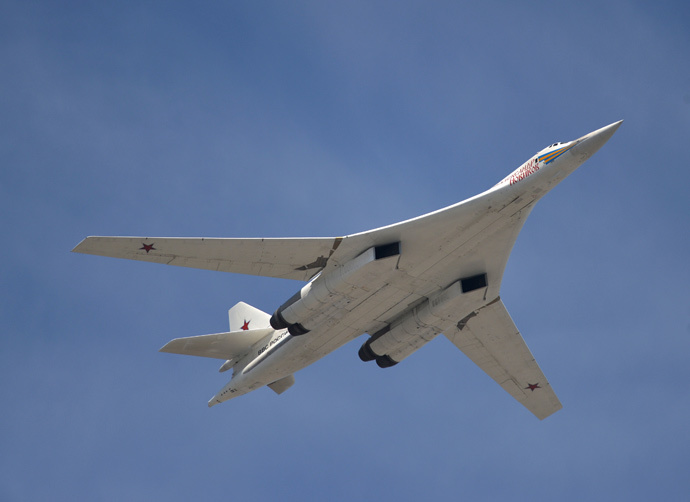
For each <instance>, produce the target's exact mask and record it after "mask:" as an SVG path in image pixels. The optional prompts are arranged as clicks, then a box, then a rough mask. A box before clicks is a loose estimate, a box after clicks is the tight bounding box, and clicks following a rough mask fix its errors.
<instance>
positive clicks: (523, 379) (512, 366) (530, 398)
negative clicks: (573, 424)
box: [444, 298, 562, 420]
mask: <svg viewBox="0 0 690 502" xmlns="http://www.w3.org/2000/svg"><path fill="white" fill-rule="evenodd" d="M444 334H445V336H446V338H448V339H449V340H450V341H451V342H452V343H453V344H454V345H455V346H456V347H458V348H459V349H460V350H462V351H463V352H464V353H465V355H466V356H467V357H469V358H470V359H471V360H472V361H474V363H475V364H476V365H477V366H479V367H480V368H481V369H482V370H484V371H485V372H486V373H487V374H488V375H489V376H490V377H491V378H493V379H494V380H495V381H496V382H497V383H498V384H499V385H500V386H501V387H503V388H504V389H505V390H506V391H507V392H508V393H509V394H510V395H511V396H513V397H514V398H515V399H517V400H518V401H519V402H520V403H522V404H523V405H524V406H525V407H526V408H527V409H528V410H529V411H531V412H532V413H533V414H534V415H535V416H536V417H537V418H539V419H540V420H543V419H544V418H546V417H548V416H549V415H551V414H552V413H555V412H556V411H558V410H560V409H561V408H562V405H561V402H560V401H559V400H558V397H556V394H555V393H554V391H553V389H552V388H551V385H550V384H549V382H548V380H547V379H546V377H545V376H544V373H542V371H541V369H540V368H539V365H538V364H537V362H536V361H535V359H534V356H533V355H532V353H531V352H530V350H529V348H528V347H527V344H526V343H525V341H524V340H523V338H522V335H520V332H519V331H518V329H517V327H516V326H515V323H514V322H513V320H512V319H511V318H510V314H508V311H507V310H506V308H505V306H504V305H503V302H502V301H501V299H500V298H497V299H496V300H495V301H494V302H492V303H490V304H489V305H487V306H485V307H482V308H481V309H479V310H478V311H476V312H474V313H472V314H470V315H469V316H467V317H466V318H465V319H463V320H462V321H460V322H459V323H458V326H457V327H456V328H453V330H452V331H451V332H450V333H448V334H446V333H444Z"/></svg>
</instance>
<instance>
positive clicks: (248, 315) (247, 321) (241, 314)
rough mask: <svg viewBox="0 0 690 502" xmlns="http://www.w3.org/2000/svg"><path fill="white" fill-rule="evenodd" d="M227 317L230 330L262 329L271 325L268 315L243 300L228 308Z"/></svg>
mask: <svg viewBox="0 0 690 502" xmlns="http://www.w3.org/2000/svg"><path fill="white" fill-rule="evenodd" d="M228 319H229V321H230V331H240V330H244V331H247V330H250V329H263V328H268V327H269V326H270V325H271V324H270V320H271V316H270V315H268V314H267V313H266V312H263V311H261V310H259V309H257V308H256V307H252V306H251V305H248V304H246V303H244V302H239V303H238V304H237V305H235V306H234V307H232V308H231V309H230V310H228Z"/></svg>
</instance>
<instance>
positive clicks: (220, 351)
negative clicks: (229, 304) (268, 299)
mask: <svg viewBox="0 0 690 502" xmlns="http://www.w3.org/2000/svg"><path fill="white" fill-rule="evenodd" d="M271 333H273V328H263V329H250V330H246V331H231V332H230V333H216V334H214V335H200V336H190V337H187V338H175V339H174V340H171V341H169V342H168V343H167V344H165V346H164V347H162V348H161V349H160V350H159V352H168V353H171V354H183V355H186V356H199V357H212V358H215V359H235V360H236V359H238V358H240V357H242V356H243V355H245V354H246V353H247V352H249V349H250V348H251V347H252V345H254V344H255V343H256V342H258V341H259V340H261V339H262V338H264V337H266V336H268V335H270V334H271Z"/></svg>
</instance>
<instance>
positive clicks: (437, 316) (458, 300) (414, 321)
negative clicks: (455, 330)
mask: <svg viewBox="0 0 690 502" xmlns="http://www.w3.org/2000/svg"><path fill="white" fill-rule="evenodd" d="M486 285H487V279H486V275H485V274H481V275H477V276H473V277H468V278H465V279H461V280H459V281H456V282H454V283H453V284H451V285H450V286H448V287H447V288H446V289H444V290H443V291H441V292H440V293H438V294H436V295H434V296H432V297H431V298H430V299H428V300H426V301H425V302H424V303H422V304H421V305H419V306H417V307H415V308H413V309H412V310H410V311H408V312H407V313H405V314H404V315H403V316H402V317H400V318H398V319H397V320H396V321H394V322H393V323H392V324H391V325H390V326H388V327H386V328H384V329H383V330H381V331H379V332H378V333H375V334H374V335H372V337H371V338H369V340H367V341H366V342H364V345H362V347H361V348H360V349H359V357H360V359H362V361H373V360H376V364H378V365H379V366H380V367H382V368H388V367H390V366H393V365H395V364H397V363H399V362H400V361H402V360H403V359H405V358H406V357H408V356H409V355H411V354H412V353H413V352H415V351H417V350H418V349H420V348H421V347H422V346H424V345H426V344H427V343H428V342H430V341H431V340H433V339H434V338H435V337H436V336H437V335H438V334H439V333H442V332H443V331H445V330H447V329H449V328H451V327H452V326H453V325H455V324H457V320H458V319H459V318H462V317H463V316H464V315H465V314H466V313H468V312H472V311H473V310H474V309H476V308H478V307H479V306H480V305H481V304H482V303H483V302H484V298H483V296H484V295H483V289H484V288H485V287H486Z"/></svg>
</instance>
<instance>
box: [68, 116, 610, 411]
mask: <svg viewBox="0 0 690 502" xmlns="http://www.w3.org/2000/svg"><path fill="white" fill-rule="evenodd" d="M621 122H622V121H619V122H615V123H613V124H610V125H608V126H606V127H603V128H601V129H598V130H596V131H593V132H591V133H589V134H586V135H585V136H583V137H581V138H579V139H576V140H574V141H569V142H567V143H555V144H553V145H551V146H549V147H547V148H545V149H543V150H541V151H540V152H538V153H537V154H536V155H534V156H533V157H531V158H530V159H529V160H528V161H527V162H525V163H524V164H522V165H521V166H520V167H518V168H517V169H516V170H515V171H513V172H512V173H511V174H509V175H508V176H507V177H505V178H504V179H503V180H501V181H500V182H499V183H498V184H496V185H495V186H493V187H492V188H490V189H489V190H487V191H485V192H483V193H480V194H479V195H476V196H474V197H472V198H470V199H467V200H465V201H463V202H459V203H457V204H454V205H452V206H449V207H446V208H444V209H440V210H438V211H434V212H432V213H429V214H426V215H423V216H419V217H417V218H413V219H411V220H407V221H403V222H400V223H396V224H394V225H389V226H386V227H382V228H378V229H374V230H369V231H367V232H362V233H358V234H353V235H348V236H345V237H319V238H266V239H256V238H251V239H238V238H170V237H155V238H151V237H87V238H86V239H84V240H83V241H82V242H81V243H79V245H77V247H75V248H74V250H73V251H76V252H78V253H86V254H93V255H101V256H111V257H116V258H128V259H132V260H143V261H149V262H154V263H164V264H167V265H177V266H182V267H193V268H200V269H210V270H218V271H222V272H233V273H238V274H250V275H259V276H268V277H277V278H285V279H296V280H301V281H307V282H306V285H305V286H304V287H303V288H301V289H300V290H299V291H298V292H297V293H296V294H295V295H294V296H292V297H291V298H290V299H288V300H287V301H286V302H285V303H283V304H282V305H281V306H280V307H278V309H276V311H275V312H274V313H273V314H272V315H269V314H267V313H265V312H263V311H261V310H259V309H257V308H254V307H252V306H250V305H247V304H245V303H243V302H240V303H238V304H237V305H235V306H234V307H232V308H231V309H230V310H229V320H230V331H229V332H227V333H217V334H212V335H201V336H192V337H186V338H176V339H174V340H172V341H170V342H169V343H167V344H166V345H165V346H164V347H163V348H161V349H160V350H161V351H162V352H169V353H174V354H185V355H192V356H201V357H210V358H216V359H220V360H223V361H224V362H223V364H222V366H221V367H220V371H221V372H222V371H226V370H230V369H232V378H231V379H230V381H229V382H228V383H227V385H225V387H223V388H222V389H221V390H220V391H219V392H218V393H217V394H216V395H215V396H213V397H212V398H211V400H210V401H209V402H208V405H209V406H214V405H216V404H219V403H222V402H224V401H227V400H229V399H232V398H235V397H238V396H241V395H243V394H246V393H248V392H250V391H253V390H255V389H258V388H260V387H263V386H268V387H269V388H271V389H272V390H273V391H275V392H276V393H278V394H280V393H282V392H284V391H285V390H287V389H288V388H289V387H290V386H292V385H293V383H294V381H295V378H294V374H295V373H296V372H297V371H299V370H300V369H302V368H304V367H306V366H308V365H310V364H312V363H313V362H315V361H317V360H319V359H321V358H322V357H324V356H326V355H327V354H329V353H330V352H332V351H334V350H335V349H337V348H339V347H341V346H342V345H344V344H346V343H348V342H350V341H351V340H353V339H355V338H357V337H359V336H360V335H362V334H365V333H366V334H368V335H370V336H369V337H368V338H367V340H366V341H365V342H364V344H363V345H362V346H361V348H360V349H359V357H360V358H361V359H362V360H363V361H373V362H375V363H376V364H377V365H378V366H380V367H381V368H388V367H391V366H393V365H395V364H398V363H400V362H401V361H403V360H404V359H405V358H407V357H408V356H410V355H411V354H412V353H414V352H415V351H417V350H418V349H420V348H421V347H422V346H424V345H425V344H426V343H427V342H429V341H431V340H433V339H434V338H435V337H436V336H437V335H439V334H443V335H444V336H445V337H446V338H448V340H450V341H451V342H452V343H453V344H454V345H455V346H457V347H458V348H459V349H460V350H461V351H462V352H464V353H465V355H467V357H469V358H470V359H471V360H472V361H474V363H476V364H477V365H478V366H479V367H480V368H481V369H482V370H484V371H485V372H486V373H487V374H488V375H489V376H490V377H491V378H492V379H494V380H495V381H496V382H497V383H498V384H499V385H500V386H501V387H503V389H505V390H506V391H507V392H508V393H509V394H510V395H511V396H513V397H514V398H515V399H517V400H518V401H519V402H520V403H522V404H523V405H524V406H525V407H526V408H527V409H528V410H529V411H530V412H532V413H533V414H534V415H535V416H537V417H538V418H539V419H544V418H546V417H547V416H549V415H551V414H552V413H554V412H556V411H558V410H559V409H560V408H561V407H562V406H561V403H560V401H559V400H558V397H556V394H555V393H554V391H553V389H552V388H551V385H550V384H549V382H548V380H547V379H546V377H545V376H544V374H543V373H542V371H541V369H540V368H539V366H538V365H537V363H536V361H535V359H534V357H533V356H532V353H531V352H530V350H529V348H528V347H527V345H526V343H525V341H524V340H523V338H522V336H521V334H520V332H519V331H518V329H517V328H516V326H515V324H514V323H513V321H512V319H511V317H510V315H509V314H508V311H507V310H506V308H505V306H504V305H503V300H502V298H501V297H500V289H501V280H502V278H503V272H504V269H505V266H506V263H507V260H508V256H509V255H510V252H511V249H512V247H513V244H514V243H515V240H516V238H517V236H518V233H519V232H520V229H521V228H522V225H523V224H524V222H525V220H526V218H527V216H528V215H529V214H530V212H531V211H532V209H533V207H534V205H535V203H536V202H537V201H538V200H539V199H541V198H542V197H543V196H544V195H545V194H546V193H547V192H548V191H550V190H551V189H552V188H553V187H554V186H556V185H557V184H558V183H559V182H561V181H562V180H563V179H564V178H565V177H566V176H568V175H569V174H570V173H572V172H573V171H574V170H575V169H577V168H578V167H579V166H580V165H581V164H582V163H583V162H585V161H586V160H587V159H589V157H591V156H592V155H593V154H594V153H595V152H596V151H597V150H599V148H601V147H602V146H603V145H604V143H606V142H607V141H608V140H609V138H611V136H612V135H613V134H614V132H616V130H617V129H618V127H619V126H620V124H621Z"/></svg>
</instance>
